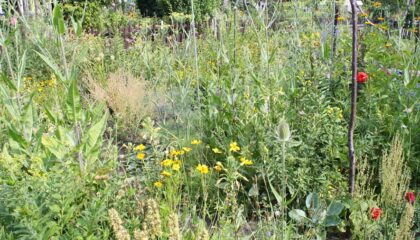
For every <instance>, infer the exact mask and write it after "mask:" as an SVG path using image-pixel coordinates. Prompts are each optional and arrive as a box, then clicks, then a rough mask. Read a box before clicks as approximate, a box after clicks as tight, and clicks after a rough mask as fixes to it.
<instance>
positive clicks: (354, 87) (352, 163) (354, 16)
mask: <svg viewBox="0 0 420 240" xmlns="http://www.w3.org/2000/svg"><path fill="white" fill-rule="evenodd" d="M350 3H351V9H352V13H351V15H352V24H353V26H352V34H353V41H352V74H351V82H352V89H351V114H350V123H349V131H348V148H349V165H350V174H349V192H350V194H351V195H353V193H354V185H355V177H356V157H355V153H354V152H355V151H354V128H355V125H356V109H357V79H356V77H357V44H358V42H357V29H358V25H357V5H356V0H351V2H350Z"/></svg>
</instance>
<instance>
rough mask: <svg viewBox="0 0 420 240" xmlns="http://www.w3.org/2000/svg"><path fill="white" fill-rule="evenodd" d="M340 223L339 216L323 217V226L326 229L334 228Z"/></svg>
mask: <svg viewBox="0 0 420 240" xmlns="http://www.w3.org/2000/svg"><path fill="white" fill-rule="evenodd" d="M340 222H341V219H340V217H339V216H337V215H327V216H326V217H325V220H324V225H325V226H326V227H334V226H337V225H339V224H340Z"/></svg>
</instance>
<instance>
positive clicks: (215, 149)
mask: <svg viewBox="0 0 420 240" xmlns="http://www.w3.org/2000/svg"><path fill="white" fill-rule="evenodd" d="M212 151H213V152H214V153H216V154H219V153H222V151H220V149H218V148H213V149H212Z"/></svg>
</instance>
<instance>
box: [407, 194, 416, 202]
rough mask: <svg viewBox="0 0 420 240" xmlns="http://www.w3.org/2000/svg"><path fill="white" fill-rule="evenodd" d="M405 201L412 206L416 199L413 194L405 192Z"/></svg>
mask: <svg viewBox="0 0 420 240" xmlns="http://www.w3.org/2000/svg"><path fill="white" fill-rule="evenodd" d="M405 200H407V201H408V202H409V203H411V204H413V203H414V201H415V200H416V197H415V196H414V193H413V192H407V193H406V194H405Z"/></svg>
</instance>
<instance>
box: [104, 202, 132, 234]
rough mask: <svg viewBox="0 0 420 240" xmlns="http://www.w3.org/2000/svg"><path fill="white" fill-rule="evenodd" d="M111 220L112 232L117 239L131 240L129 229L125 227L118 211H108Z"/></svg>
mask: <svg viewBox="0 0 420 240" xmlns="http://www.w3.org/2000/svg"><path fill="white" fill-rule="evenodd" d="M108 215H109V220H110V221H111V225H112V230H113V231H114V234H115V238H116V239H117V240H128V239H130V234H129V233H128V231H127V229H125V228H124V226H123V221H122V220H121V218H120V215H119V214H118V212H117V210H115V209H114V208H111V209H109V210H108Z"/></svg>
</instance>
